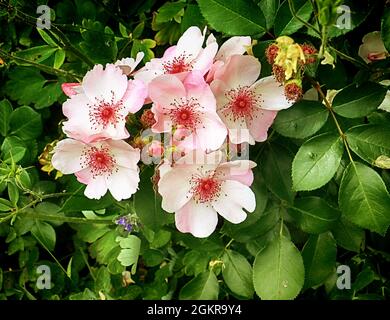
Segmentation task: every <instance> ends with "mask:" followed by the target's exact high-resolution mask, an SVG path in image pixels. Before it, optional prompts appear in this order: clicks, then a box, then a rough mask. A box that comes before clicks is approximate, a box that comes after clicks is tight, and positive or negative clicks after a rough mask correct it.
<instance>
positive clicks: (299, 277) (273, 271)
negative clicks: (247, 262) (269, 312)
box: [253, 236, 305, 300]
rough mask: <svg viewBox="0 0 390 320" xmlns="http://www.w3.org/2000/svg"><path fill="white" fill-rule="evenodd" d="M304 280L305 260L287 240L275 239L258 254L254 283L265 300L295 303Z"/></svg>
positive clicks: (254, 266)
mask: <svg viewBox="0 0 390 320" xmlns="http://www.w3.org/2000/svg"><path fill="white" fill-rule="evenodd" d="M304 280H305V268H304V266H303V260H302V256H301V254H300V252H299V250H298V249H297V248H296V247H295V245H294V244H293V243H292V242H291V241H290V240H288V239H287V238H286V237H284V236H279V237H277V238H275V239H274V240H273V241H272V242H270V243H269V244H268V245H267V246H266V247H265V248H264V249H263V250H261V251H260V252H259V253H258V254H257V256H256V259H255V262H254V264H253V283H254V287H255V291H256V293H257V295H258V296H259V297H260V298H261V299H263V300H291V299H294V298H295V297H296V296H297V295H298V294H299V292H300V291H301V289H302V287H303V283H304Z"/></svg>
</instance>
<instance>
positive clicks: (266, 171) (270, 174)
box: [260, 144, 295, 203]
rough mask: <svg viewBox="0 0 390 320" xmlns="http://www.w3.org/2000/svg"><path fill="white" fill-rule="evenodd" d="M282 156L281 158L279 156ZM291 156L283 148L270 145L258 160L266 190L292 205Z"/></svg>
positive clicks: (293, 195)
mask: <svg viewBox="0 0 390 320" xmlns="http://www.w3.org/2000/svg"><path fill="white" fill-rule="evenodd" d="M282 154H283V157H281V156H280V155H282ZM292 160H293V155H292V153H291V151H289V150H288V149H286V148H285V147H284V146H280V145H276V144H271V145H269V147H268V148H267V149H266V150H265V151H264V152H263V153H262V156H261V158H260V164H261V165H260V167H261V172H262V175H263V177H264V181H265V183H266V185H267V188H268V189H269V190H270V191H271V192H272V193H274V194H275V195H276V196H277V197H278V198H280V199H282V200H285V201H287V202H289V203H293V201H294V197H295V192H294V191H293V190H292V180H291V164H292Z"/></svg>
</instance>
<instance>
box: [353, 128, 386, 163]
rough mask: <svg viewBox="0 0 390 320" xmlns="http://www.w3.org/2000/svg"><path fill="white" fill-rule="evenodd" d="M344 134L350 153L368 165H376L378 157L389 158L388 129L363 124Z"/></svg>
mask: <svg viewBox="0 0 390 320" xmlns="http://www.w3.org/2000/svg"><path fill="white" fill-rule="evenodd" d="M345 134H346V137H347V141H348V145H349V147H350V148H351V149H352V151H353V152H355V153H356V154H357V155H358V156H359V157H360V158H362V159H363V160H365V161H367V162H368V163H369V164H371V165H376V164H377V162H376V161H377V159H378V158H379V157H380V156H386V157H390V139H389V137H390V127H386V126H383V125H370V124H364V125H360V126H356V127H353V128H350V129H349V130H348V131H347V132H346V133H345Z"/></svg>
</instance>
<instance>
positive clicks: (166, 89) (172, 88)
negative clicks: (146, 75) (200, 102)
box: [149, 74, 186, 107]
mask: <svg viewBox="0 0 390 320" xmlns="http://www.w3.org/2000/svg"><path fill="white" fill-rule="evenodd" d="M185 96H186V90H185V88H184V85H183V83H182V82H181V81H180V80H179V79H178V78H176V77H175V76H174V75H169V74H166V75H161V76H159V77H157V78H155V79H153V81H152V82H151V83H150V84H149V97H150V98H151V99H152V101H153V102H156V103H158V104H160V105H161V106H162V107H167V106H169V105H170V104H171V103H173V102H174V100H180V98H183V97H185Z"/></svg>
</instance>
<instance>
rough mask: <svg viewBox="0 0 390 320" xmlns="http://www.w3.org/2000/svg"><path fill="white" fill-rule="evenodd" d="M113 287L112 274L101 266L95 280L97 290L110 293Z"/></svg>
mask: <svg viewBox="0 0 390 320" xmlns="http://www.w3.org/2000/svg"><path fill="white" fill-rule="evenodd" d="M111 289H112V284H111V274H110V272H109V271H108V269H107V268H105V267H100V268H99V270H98V272H97V273H96V281H95V291H96V292H99V291H101V292H103V293H106V294H107V293H110V291H111Z"/></svg>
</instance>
